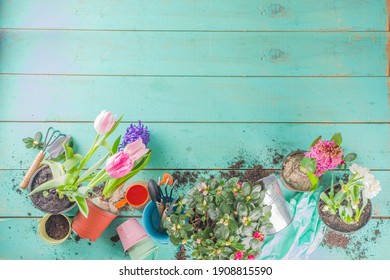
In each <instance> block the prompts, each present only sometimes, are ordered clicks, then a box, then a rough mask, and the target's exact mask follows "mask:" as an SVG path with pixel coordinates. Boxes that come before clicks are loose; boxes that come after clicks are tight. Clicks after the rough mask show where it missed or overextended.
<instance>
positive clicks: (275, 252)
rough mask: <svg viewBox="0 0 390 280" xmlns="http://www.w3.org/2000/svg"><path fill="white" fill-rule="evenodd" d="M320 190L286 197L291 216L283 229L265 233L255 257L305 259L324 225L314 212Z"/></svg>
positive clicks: (316, 241)
mask: <svg viewBox="0 0 390 280" xmlns="http://www.w3.org/2000/svg"><path fill="white" fill-rule="evenodd" d="M319 193H320V192H313V193H310V192H305V193H294V195H292V196H291V195H290V197H288V196H286V200H287V201H288V202H289V204H290V205H291V206H292V207H293V209H294V218H293V221H292V222H291V224H290V225H289V226H287V227H286V228H285V229H284V230H282V231H280V232H278V233H276V234H274V235H271V236H267V237H266V239H265V241H264V245H263V248H262V253H261V255H260V257H259V259H262V260H269V259H271V260H272V259H307V258H308V256H309V255H310V254H311V253H312V252H313V251H314V250H315V249H316V248H317V247H318V245H319V244H320V243H321V241H322V239H323V237H324V234H325V225H324V224H323V223H322V221H321V220H320V218H319V215H318V212H317V201H318V196H319Z"/></svg>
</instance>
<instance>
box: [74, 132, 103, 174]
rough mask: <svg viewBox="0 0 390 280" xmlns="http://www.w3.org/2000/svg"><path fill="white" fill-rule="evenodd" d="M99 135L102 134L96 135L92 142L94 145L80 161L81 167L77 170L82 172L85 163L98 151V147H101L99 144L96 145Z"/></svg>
mask: <svg viewBox="0 0 390 280" xmlns="http://www.w3.org/2000/svg"><path fill="white" fill-rule="evenodd" d="M99 136H100V134H97V135H96V137H95V140H94V141H93V143H92V146H91V147H90V148H89V150H88V153H87V154H86V155H85V157H84V158H83V160H82V161H81V162H80V165H79V168H78V170H77V171H78V173H80V172H81V170H82V169H83V167H84V165H85V164H86V163H87V162H88V160H89V159H90V158H91V156H92V155H93V154H94V153H95V152H96V150H97V148H98V147H99V146H96V142H97V140H98V139H99Z"/></svg>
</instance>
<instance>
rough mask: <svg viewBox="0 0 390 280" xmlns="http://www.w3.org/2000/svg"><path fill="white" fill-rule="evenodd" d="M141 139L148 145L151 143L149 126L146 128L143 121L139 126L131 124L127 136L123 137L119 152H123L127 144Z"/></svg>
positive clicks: (139, 122)
mask: <svg viewBox="0 0 390 280" xmlns="http://www.w3.org/2000/svg"><path fill="white" fill-rule="evenodd" d="M139 138H141V139H142V142H143V143H144V144H145V145H147V144H148V143H149V141H150V132H149V129H148V127H147V126H144V125H143V124H142V123H141V121H138V125H135V124H131V125H130V126H129V127H128V128H127V129H126V133H125V135H123V137H122V143H121V144H120V145H119V150H120V151H121V150H123V149H124V148H125V147H126V145H127V144H129V143H133V142H135V141H137V140H138V139H139Z"/></svg>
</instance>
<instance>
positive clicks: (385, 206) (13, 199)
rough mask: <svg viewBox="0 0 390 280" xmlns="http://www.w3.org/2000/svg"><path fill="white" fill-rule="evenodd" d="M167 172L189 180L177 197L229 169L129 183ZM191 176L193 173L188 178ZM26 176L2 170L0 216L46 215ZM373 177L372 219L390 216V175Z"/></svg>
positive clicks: (150, 173) (132, 212)
mask: <svg viewBox="0 0 390 280" xmlns="http://www.w3.org/2000/svg"><path fill="white" fill-rule="evenodd" d="M236 171H238V172H240V173H243V172H245V170H236ZM165 172H168V173H171V174H173V173H175V174H181V175H180V176H182V178H183V179H182V180H184V181H188V182H185V183H184V184H181V185H180V184H178V186H179V189H178V190H177V191H175V192H174V195H176V196H178V195H180V194H186V193H187V192H188V191H189V190H190V189H191V188H192V187H193V186H194V185H195V183H194V182H190V181H189V178H190V179H191V180H195V179H196V178H199V177H204V178H209V177H210V176H214V177H216V178H218V177H221V174H222V173H226V172H227V170H202V169H198V170H187V171H178V170H164V169H162V170H143V171H141V172H140V173H139V174H137V175H136V176H135V177H133V178H132V179H131V180H130V181H129V182H128V183H130V182H133V181H136V180H145V181H148V180H149V179H155V180H157V178H158V177H160V176H162V174H163V173H165ZM188 173H190V174H189V175H185V174H188ZM270 173H275V174H276V175H277V176H279V170H274V171H270ZM23 174H24V171H21V170H0V186H1V188H0V217H41V216H42V215H43V213H42V211H40V210H38V209H37V208H35V207H34V206H33V204H32V202H31V200H30V198H29V197H27V196H26V195H27V193H28V191H26V190H20V189H19V187H18V182H19V181H20V180H21V178H22V176H23ZM343 174H344V172H335V178H341V177H342V175H343ZM373 174H374V176H375V178H377V179H378V180H380V182H381V185H382V191H381V192H380V194H379V195H378V196H377V197H375V198H374V199H373V200H372V202H373V216H374V217H383V216H390V187H389V186H390V172H388V171H374V172H373ZM186 176H187V177H186ZM184 178H188V179H184ZM331 178H332V176H331V174H330V173H328V174H326V175H325V176H324V177H323V179H322V180H321V187H320V188H319V190H318V191H321V190H323V189H325V188H327V187H329V186H330V184H331ZM126 186H127V185H126ZM126 186H125V188H126ZM282 190H283V192H284V195H285V197H292V196H293V195H294V192H291V191H288V190H287V189H285V188H282ZM76 208H77V207H76ZM76 208H75V209H73V210H72V211H70V212H69V213H68V215H70V216H74V215H75V214H76V212H77V209H76ZM131 215H139V216H141V215H142V211H138V210H135V209H130V210H129V211H124V212H122V213H121V214H120V216H131Z"/></svg>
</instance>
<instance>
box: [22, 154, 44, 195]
mask: <svg viewBox="0 0 390 280" xmlns="http://www.w3.org/2000/svg"><path fill="white" fill-rule="evenodd" d="M44 157H45V152H43V151H40V152H39V153H38V154H37V156H36V157H35V159H34V161H33V163H32V164H31V166H30V168H29V169H28V171H27V173H26V175H24V177H23V180H22V182H21V183H20V187H21V188H22V189H25V188H27V186H28V184H29V182H30V180H31V177H32V175H33V174H34V172H35V171H37V169H38V168H39V166H40V165H41V163H42V160H43V158H44Z"/></svg>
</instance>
